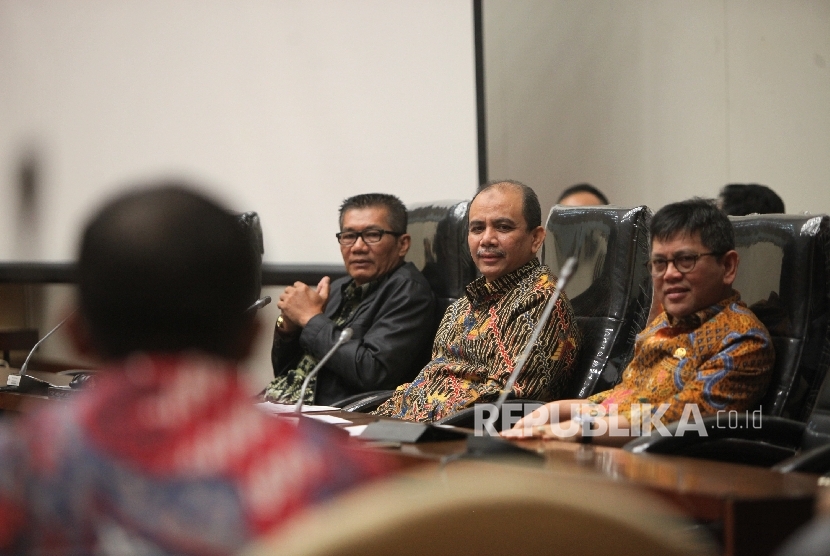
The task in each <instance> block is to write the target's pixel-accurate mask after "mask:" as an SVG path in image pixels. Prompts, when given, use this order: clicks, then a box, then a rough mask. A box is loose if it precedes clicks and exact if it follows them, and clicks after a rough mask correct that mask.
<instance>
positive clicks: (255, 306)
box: [244, 295, 271, 315]
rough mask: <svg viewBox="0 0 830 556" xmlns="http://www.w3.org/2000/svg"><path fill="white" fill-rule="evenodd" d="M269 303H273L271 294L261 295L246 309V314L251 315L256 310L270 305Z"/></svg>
mask: <svg viewBox="0 0 830 556" xmlns="http://www.w3.org/2000/svg"><path fill="white" fill-rule="evenodd" d="M269 303H271V296H270V295H266V296H265V297H260V298H259V299H257V300H256V301H254V303H253V305H251V306H250V307H248V308H247V309H245V312H244V314H245V315H249V314H251V313H255V312H257V311H259V310H260V309H262V308H263V307H265V306H266V305H268V304H269Z"/></svg>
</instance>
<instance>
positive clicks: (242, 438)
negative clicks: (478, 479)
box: [0, 184, 388, 555]
mask: <svg viewBox="0 0 830 556" xmlns="http://www.w3.org/2000/svg"><path fill="white" fill-rule="evenodd" d="M78 289H79V310H78V311H77V312H75V313H74V314H73V316H72V317H71V319H70V321H69V322H68V323H67V324H68V327H69V331H70V337H71V339H72V341H73V343H74V344H75V346H76V348H77V349H78V350H79V351H80V352H82V353H86V354H91V355H93V356H96V357H97V359H99V360H100V361H101V373H100V374H99V376H98V377H97V381H96V382H95V384H94V385H93V386H91V387H89V389H88V390H86V391H83V392H82V393H81V394H79V395H78V397H77V398H75V399H72V400H71V401H70V402H67V403H60V402H56V403H54V404H53V405H52V406H50V407H48V408H47V409H45V410H40V411H38V412H35V413H29V414H27V415H25V416H24V417H21V418H20V419H19V420H17V421H16V422H14V423H13V424H12V426H11V427H8V428H3V429H2V430H0V462H2V466H0V547H2V552H3V553H10V554H50V555H60V554H92V553H95V554H99V553H101V554H230V553H234V552H236V551H237V550H238V549H239V548H240V547H242V546H243V545H245V544H246V543H247V542H249V541H250V540H252V539H254V538H256V537H258V536H259V535H261V534H264V533H266V532H269V531H273V530H274V529H275V528H276V527H278V526H279V525H280V524H281V523H283V522H284V521H285V520H286V519H287V518H288V517H290V516H291V515H293V514H294V513H296V512H297V511H298V510H300V509H302V508H303V507H304V506H306V505H307V504H310V503H313V502H316V501H320V500H323V499H325V498H327V497H329V496H331V495H333V494H334V493H336V492H338V491H340V490H342V489H344V488H347V487H349V486H351V485H354V484H356V483H359V482H361V481H363V480H366V479H369V478H370V477H373V476H376V475H380V474H383V473H384V471H385V470H386V469H387V467H388V464H387V463H386V462H385V461H382V460H379V459H377V458H376V457H375V456H372V455H369V454H367V453H364V452H360V451H355V450H354V449H353V448H352V447H351V446H349V445H348V444H347V443H346V442H344V441H341V440H340V439H339V437H336V436H335V435H333V434H332V431H331V430H330V429H328V428H327V427H314V426H312V427H308V428H305V427H300V428H298V427H296V426H294V425H292V424H290V423H288V422H285V421H281V420H278V419H276V418H274V417H271V416H268V415H265V414H263V413H261V412H260V411H258V410H257V409H256V408H255V407H254V405H253V404H252V402H251V400H250V396H249V395H247V394H246V392H245V391H244V390H243V388H241V385H240V381H239V379H238V377H237V368H236V364H237V363H238V362H239V361H240V360H242V359H243V358H244V357H245V356H246V355H247V354H248V352H249V350H250V348H251V345H252V341H253V339H254V336H255V333H256V331H257V324H256V321H255V315H254V313H255V311H253V310H250V307H251V305H252V304H253V303H254V302H255V301H256V299H257V297H258V295H259V291H260V261H259V254H258V253H256V251H255V250H254V249H253V248H252V247H251V244H250V241H249V239H248V235H247V231H246V230H245V229H244V227H243V226H242V225H240V223H239V221H238V219H237V217H236V216H234V215H233V214H231V213H230V212H228V211H226V210H224V209H223V208H221V207H220V206H218V205H217V204H215V203H214V202H212V201H210V200H208V199H206V198H204V197H202V196H200V195H198V194H195V193H192V192H190V191H188V190H187V189H186V188H184V187H181V186H178V185H167V184H161V186H153V187H150V188H144V189H140V190H136V191H135V192H132V193H127V194H126V195H123V196H120V197H118V198H116V199H114V200H112V201H110V202H109V203H108V204H106V205H105V206H104V207H103V208H102V209H101V210H100V211H99V212H98V213H97V214H96V215H95V216H94V217H93V218H92V220H91V222H90V223H89V224H88V226H87V227H86V229H85V231H84V233H83V238H82V241H81V246H80V255H79V260H78Z"/></svg>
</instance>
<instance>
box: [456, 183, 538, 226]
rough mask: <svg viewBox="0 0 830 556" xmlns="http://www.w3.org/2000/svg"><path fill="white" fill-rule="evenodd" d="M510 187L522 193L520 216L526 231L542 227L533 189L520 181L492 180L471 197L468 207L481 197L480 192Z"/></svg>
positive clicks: (536, 198)
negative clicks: (524, 223) (499, 187)
mask: <svg viewBox="0 0 830 556" xmlns="http://www.w3.org/2000/svg"><path fill="white" fill-rule="evenodd" d="M505 184H506V185H511V186H513V187H515V188H517V189H518V190H519V191H521V192H522V216H523V217H524V219H525V222H526V223H527V229H528V230H532V229H534V228H537V227H539V226H541V225H542V207H541V205H540V204H539V197H537V196H536V192H535V191H533V188H532V187H530V186H529V185H525V184H523V183H522V182H520V181H516V180H493V181H490V182H487V183H486V184H484V185H483V186H481V189H479V190H478V191H477V192H476V194H475V195H474V196H473V198H472V200H471V201H470V206H472V205H473V201H475V200H476V197H478V196H479V195H481V193H482V192H484V191H487V190H488V189H490V188H492V187H496V186H500V185H505Z"/></svg>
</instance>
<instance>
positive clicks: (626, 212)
mask: <svg viewBox="0 0 830 556" xmlns="http://www.w3.org/2000/svg"><path fill="white" fill-rule="evenodd" d="M650 220H651V210H650V209H649V208H648V207H645V206H641V207H635V208H632V209H626V208H619V207H612V206H593V207H564V206H559V205H557V206H555V207H553V209H551V211H550V214H549V215H548V220H547V223H546V228H547V231H548V234H547V236H546V238H545V243H544V246H543V250H542V262H543V263H544V264H546V265H548V266H549V267H550V268H551V269H552V270H553V271H554V273H558V272H559V269H560V268H561V267H562V265H563V264H564V263H565V260H566V259H567V258H568V257H570V256H572V255H577V256H578V261H579V266H578V267H577V270H576V272H575V273H574V275H573V276H572V277H571V280H570V282H569V283H568V284H567V285H566V287H565V292H566V293H567V295H568V297H569V298H570V300H571V305H572V306H573V309H574V314H575V316H576V322H577V325H578V326H579V329H580V331H581V332H582V348H581V351H580V356H579V359H578V363H577V365H578V367H577V368H578V372H577V373H576V376H575V379H574V381H573V383H572V385H571V386H570V388H569V390H568V393H567V394H566V395H565V397H566V398H584V397H587V396H589V395H591V394H592V393H594V392H601V391H602V390H607V389H608V388H611V387H612V386H614V384H616V383H617V381H618V380H619V377H620V372H621V371H622V369H623V368H624V366H625V363H626V361H627V360H628V359H629V358H630V356H631V353H632V352H633V349H634V338H635V336H636V334H637V333H638V332H639V331H640V330H642V328H643V327H644V326H645V321H646V319H647V318H648V313H649V309H650V307H651V275H650V274H649V272H648V269H647V268H646V263H647V262H648V257H649V246H648V223H649V221H650ZM542 403H543V402H542V401H538V400H521V399H516V400H511V401H510V406H511V409H512V414H514V415H519V413H521V414H522V415H526V414H528V413H530V412H531V411H533V410H534V409H536V408H537V407H539V406H540V405H542ZM438 423H440V424H446V425H455V426H460V427H466V428H473V426H474V424H475V408H465V409H463V410H461V411H459V412H457V413H454V414H452V415H448V416H447V417H445V418H444V419H441V420H440V421H438ZM501 424H505V425H506V424H508V421H502V420H501V419H499V421H498V422H497V425H498V426H496V428H497V429H500V425H501Z"/></svg>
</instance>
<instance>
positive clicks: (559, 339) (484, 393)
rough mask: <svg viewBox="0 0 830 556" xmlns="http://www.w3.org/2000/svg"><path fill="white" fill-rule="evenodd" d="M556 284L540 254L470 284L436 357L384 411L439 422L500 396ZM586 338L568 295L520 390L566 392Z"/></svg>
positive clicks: (441, 334) (442, 332) (451, 311)
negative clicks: (507, 271)
mask: <svg viewBox="0 0 830 556" xmlns="http://www.w3.org/2000/svg"><path fill="white" fill-rule="evenodd" d="M555 286H556V277H555V276H553V274H552V273H551V271H550V269H549V268H548V267H546V266H543V265H540V264H539V262H538V261H537V260H536V259H533V260H531V261H530V262H528V263H527V264H525V265H524V266H522V267H520V268H518V269H516V270H514V271H513V272H511V273H510V274H507V275H506V276H502V277H501V278H498V279H497V280H493V281H492V282H490V283H487V282H485V279H484V278H483V277H481V278H478V279H477V280H475V281H473V282H472V283H470V285H468V286H467V295H466V296H465V297H462V298H461V299H459V300H458V301H456V302H455V303H453V304H452V305H451V306H450V307H449V308H448V309H447V311H446V313H444V318H443V319H442V321H441V325H440V326H439V328H438V333H437V334H436V336H435V343H434V344H433V348H432V361H430V362H429V363H428V364H427V366H426V367H424V368H423V369H422V370H421V372H420V373H419V374H418V376H417V377H416V378H415V380H414V381H413V382H411V383H408V384H404V385H402V386H399V387H398V388H397V389H396V390H395V393H394V394H393V395H392V398H391V399H389V400H388V401H386V402H385V403H384V404H383V405H381V406H380V407H379V408H378V410H377V411H376V414H379V415H388V416H391V417H398V418H401V419H407V420H412V421H435V420H438V419H441V418H442V417H445V416H447V415H449V414H451V413H454V412H456V411H458V410H460V409H463V408H465V407H468V406H470V405H472V404H474V403H476V402H492V401H495V400H496V399H497V398H498V396H499V394H500V392H501V390H502V388H503V387H504V385H505V384H506V383H507V380H508V378H509V376H510V373H511V372H512V371H513V368H514V367H515V365H516V363H517V362H518V359H519V356H520V355H521V353H522V351H523V350H524V348H525V345H526V344H527V341H528V339H529V338H530V335H531V334H532V332H533V328H534V327H535V326H536V324H537V323H538V322H539V318H540V317H541V315H542V312H543V311H544V308H545V305H546V304H547V302H548V300H549V299H550V297H551V295H552V294H553V291H554V288H555ZM580 338H581V337H580V334H579V329H578V328H577V326H576V320H575V319H574V315H573V309H572V308H571V304H570V302H569V301H568V300H567V298H566V297H565V296H562V297H560V299H559V300H558V301H557V303H556V306H555V307H554V309H553V312H552V314H551V317H550V320H549V321H548V323H547V325H546V326H545V328H544V329H543V330H542V332H541V334H540V335H539V339H538V341H537V343H536V346H535V347H534V348H533V350H532V351H531V354H530V357H529V358H528V361H527V363H526V364H525V367H524V369H523V370H522V373H521V375H520V376H519V378H518V380H517V381H516V384H515V386H514V390H515V392H516V395H517V396H518V397H522V398H532V399H538V400H542V401H549V400H555V399H557V398H560V397H561V396H562V395H564V392H565V388H566V386H567V385H568V383H569V382H570V379H571V376H572V373H573V371H574V370H575V363H576V358H577V355H578V350H579V343H580Z"/></svg>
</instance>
